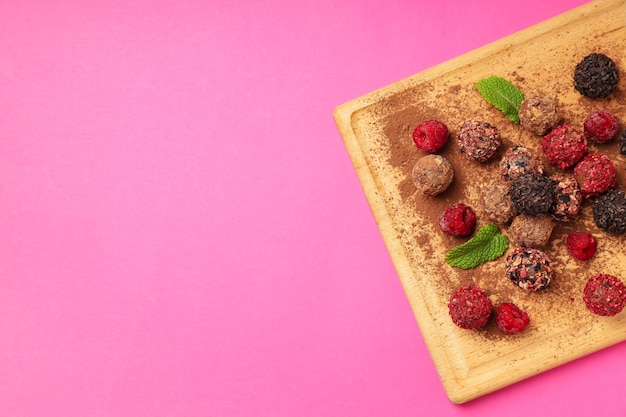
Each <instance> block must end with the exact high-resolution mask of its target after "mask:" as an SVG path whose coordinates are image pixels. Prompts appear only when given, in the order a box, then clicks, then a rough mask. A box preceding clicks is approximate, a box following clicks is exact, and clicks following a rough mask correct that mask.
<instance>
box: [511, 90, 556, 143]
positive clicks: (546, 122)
mask: <svg viewBox="0 0 626 417" xmlns="http://www.w3.org/2000/svg"><path fill="white" fill-rule="evenodd" d="M519 121H520V125H521V126H522V127H523V128H525V129H527V130H530V131H531V132H532V133H534V134H535V135H539V136H543V135H545V134H546V133H548V132H549V131H550V130H552V128H554V127H555V126H556V125H557V123H558V122H559V113H558V111H557V109H556V103H555V102H554V100H552V99H551V98H550V97H547V96H544V95H540V94H534V95H532V96H529V97H527V98H526V99H524V101H522V104H521V105H520V109H519Z"/></svg>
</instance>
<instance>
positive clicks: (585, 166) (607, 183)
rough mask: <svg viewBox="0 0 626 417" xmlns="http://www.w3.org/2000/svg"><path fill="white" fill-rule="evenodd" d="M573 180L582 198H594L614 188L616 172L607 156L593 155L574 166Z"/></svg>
mask: <svg viewBox="0 0 626 417" xmlns="http://www.w3.org/2000/svg"><path fill="white" fill-rule="evenodd" d="M574 178H576V181H577V182H578V185H580V191H581V193H582V195H583V197H595V196H597V195H600V194H602V193H603V192H605V191H606V190H608V189H609V188H613V187H614V186H615V182H616V180H617V172H616V170H615V165H613V162H611V159H610V158H609V157H608V156H606V155H602V154H599V153H594V154H589V155H587V156H585V158H584V159H583V160H582V161H580V162H579V163H578V165H576V167H575V168H574Z"/></svg>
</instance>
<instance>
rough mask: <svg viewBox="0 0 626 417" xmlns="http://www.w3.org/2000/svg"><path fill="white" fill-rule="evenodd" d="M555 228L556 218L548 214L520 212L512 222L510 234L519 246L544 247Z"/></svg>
mask: <svg viewBox="0 0 626 417" xmlns="http://www.w3.org/2000/svg"><path fill="white" fill-rule="evenodd" d="M552 230H554V220H552V217H550V216H549V215H547V214H540V215H538V216H527V215H525V214H520V215H519V216H516V217H515V218H514V219H513V221H512V222H511V226H510V227H509V230H508V235H509V237H510V238H511V239H513V240H514V241H515V243H517V245H518V246H524V247H526V248H543V247H544V246H546V245H547V244H548V241H549V240H550V236H551V235H552Z"/></svg>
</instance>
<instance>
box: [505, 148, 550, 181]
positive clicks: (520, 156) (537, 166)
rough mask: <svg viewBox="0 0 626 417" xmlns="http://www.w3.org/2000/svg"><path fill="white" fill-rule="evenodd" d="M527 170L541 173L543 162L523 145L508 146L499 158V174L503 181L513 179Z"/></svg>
mask: <svg viewBox="0 0 626 417" xmlns="http://www.w3.org/2000/svg"><path fill="white" fill-rule="evenodd" d="M528 171H535V172H538V173H540V174H543V162H541V159H539V158H536V157H535V156H534V155H533V154H532V152H530V149H528V148H527V147H525V146H522V145H515V146H513V147H512V148H509V149H508V150H507V151H506V152H505V153H504V156H503V157H502V159H501V160H500V176H501V177H502V179H503V180H505V181H511V180H514V179H515V178H517V177H519V176H520V175H521V174H524V173H526V172H528Z"/></svg>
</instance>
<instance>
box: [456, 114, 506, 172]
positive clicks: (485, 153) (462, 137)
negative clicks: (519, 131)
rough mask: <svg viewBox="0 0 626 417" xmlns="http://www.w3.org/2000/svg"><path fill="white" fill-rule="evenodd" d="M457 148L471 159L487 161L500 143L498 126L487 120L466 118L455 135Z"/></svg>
mask: <svg viewBox="0 0 626 417" xmlns="http://www.w3.org/2000/svg"><path fill="white" fill-rule="evenodd" d="M457 144H458V145H459V150H460V151H461V153H462V154H463V155H465V157H466V158H467V159H469V160H471V161H476V162H487V161H488V160H490V159H491V158H492V157H493V156H494V155H495V154H496V152H497V151H498V149H499V148H500V145H502V138H501V137H500V132H499V131H498V128H497V127H495V126H492V125H491V124H489V123H487V122H481V121H478V120H467V121H465V122H464V123H463V124H462V125H461V129H460V132H459V135H458V136H457Z"/></svg>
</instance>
